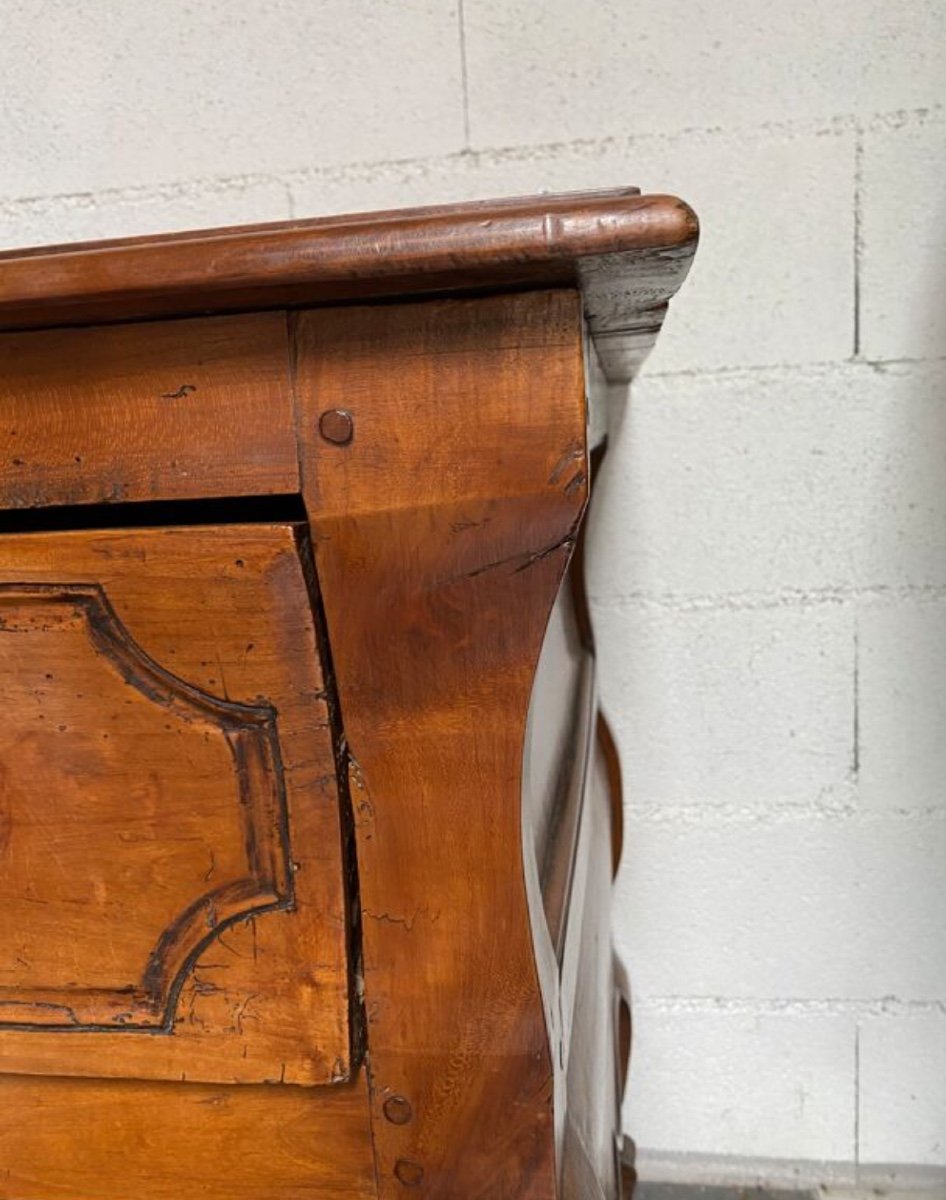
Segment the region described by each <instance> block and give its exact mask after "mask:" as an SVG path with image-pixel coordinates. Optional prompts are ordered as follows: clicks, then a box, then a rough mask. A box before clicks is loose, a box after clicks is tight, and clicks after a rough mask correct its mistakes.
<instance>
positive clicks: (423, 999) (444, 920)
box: [297, 291, 587, 1200]
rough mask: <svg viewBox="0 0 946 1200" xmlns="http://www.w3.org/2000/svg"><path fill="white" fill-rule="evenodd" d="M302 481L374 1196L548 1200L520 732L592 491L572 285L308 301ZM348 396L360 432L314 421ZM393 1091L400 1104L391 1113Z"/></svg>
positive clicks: (550, 1182)
mask: <svg viewBox="0 0 946 1200" xmlns="http://www.w3.org/2000/svg"><path fill="white" fill-rule="evenodd" d="M297 360H298V361H297V388H298V394H299V401H300V436H301V439H302V445H303V454H304V458H303V485H304V489H305V496H306V501H307V504H308V505H309V507H310V511H311V514H312V528H313V537H314V539H315V543H316V561H317V566H318V570H319V575H320V579H321V584H322V589H323V594H324V599H325V606H326V615H327V620H328V628H329V634H330V637H331V642H332V652H333V657H334V662H335V668H336V672H337V680H338V687H339V694H340V701H341V708H342V715H343V718H344V722H345V729H346V734H347V737H348V744H349V750H350V755H351V784H352V795H353V802H354V807H355V818H356V838H357V846H358V859H359V870H360V880H361V901H362V911H363V919H364V974H365V1003H366V1013H367V1022H368V1039H369V1045H370V1056H371V1092H372V1110H373V1119H374V1136H375V1154H376V1161H377V1167H378V1177H379V1184H380V1195H381V1196H382V1197H395V1196H400V1195H401V1194H402V1191H403V1184H402V1182H400V1180H401V1179H402V1177H403V1176H404V1175H405V1174H406V1175H407V1176H408V1177H409V1178H413V1179H414V1180H416V1181H418V1182H417V1186H418V1187H419V1188H420V1189H421V1191H420V1194H422V1195H424V1196H426V1197H431V1198H446V1197H450V1198H455V1197H459V1196H463V1197H464V1198H465V1200H477V1198H480V1197H482V1198H486V1197H489V1198H490V1200H504V1198H509V1200H512V1198H513V1197H515V1198H516V1200H539V1198H542V1200H551V1198H552V1197H554V1196H555V1195H556V1174H557V1168H556V1146H555V1131H554V1113H553V1071H552V1063H551V1058H550V1048H549V1042H548V1038H547V1033H546V1027H545V1015H544V1007H543V996H542V994H541V991H540V985H539V979H538V975H537V968H536V961H535V954H534V947H533V944H532V937H531V917H530V912H529V905H528V898H527V893H526V886H525V879H524V873H523V858H522V838H523V832H522V746H523V740H524V736H525V725H526V719H527V712H528V708H529V699H530V693H531V688H532V682H533V677H534V673H535V667H536V662H537V660H538V657H539V651H540V647H541V644H542V638H543V635H544V631H545V626H546V622H547V620H548V614H549V611H550V609H551V607H552V603H553V601H554V598H555V595H556V592H557V590H558V586H559V584H560V581H561V578H562V575H563V572H564V569H565V566H566V564H567V562H568V558H569V555H570V553H571V549H572V546H573V542H574V534H575V530H576V527H577V524H578V521H579V520H580V517H581V514H582V511H583V508H584V504H585V499H586V493H587V468H586V462H585V455H584V436H585V435H584V431H585V404H584V394H583V376H582V362H581V322H580V311H579V304H578V297H577V295H576V294H575V293H574V292H569V291H559V292H548V293H542V292H540V293H532V294H528V295H522V296H511V297H499V298H491V299H488V300H481V301H452V302H449V301H448V302H433V303H428V304H420V305H415V306H396V307H387V308H373V309H370V308H366V309H357V310H356V309H352V310H348V311H331V312H324V313H307V314H303V315H302V316H301V317H300V318H299V323H298V328H297ZM329 407H344V408H345V409H347V410H348V411H349V412H350V413H351V414H352V419H353V426H354V437H353V439H352V440H351V442H350V443H349V444H347V445H346V446H336V445H331V444H329V443H327V442H325V441H324V440H322V439H321V438H320V437H319V435H318V431H317V430H318V417H319V413H320V412H321V411H323V410H324V409H325V408H329ZM393 1096H397V1097H401V1098H403V1099H404V1100H406V1101H407V1103H408V1105H409V1106H410V1109H411V1113H412V1117H411V1119H410V1120H409V1121H407V1122H405V1123H401V1124H395V1123H393V1122H392V1121H390V1120H388V1119H387V1118H386V1116H385V1110H384V1105H385V1101H386V1100H388V1099H390V1098H391V1097H393Z"/></svg>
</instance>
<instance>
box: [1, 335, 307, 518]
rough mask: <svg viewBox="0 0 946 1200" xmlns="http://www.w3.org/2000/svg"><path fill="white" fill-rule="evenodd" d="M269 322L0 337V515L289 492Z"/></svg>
mask: <svg viewBox="0 0 946 1200" xmlns="http://www.w3.org/2000/svg"><path fill="white" fill-rule="evenodd" d="M298 479H299V476H298V466H297V462H296V448H295V442H294V439H293V434H292V408H291V393H290V384H289V359H288V350H287V343H286V329H285V319H284V318H283V317H282V316H280V314H278V313H264V314H257V315H252V316H245V317H243V316H241V317H226V318H211V319H207V320H193V321H162V322H154V323H151V324H142V325H127V326H116V327H114V328H111V327H106V328H99V329H82V330H79V329H77V330H57V331H54V332H42V333H20V334H5V335H3V336H0V507H3V508H14V509H15V508H32V507H38V506H48V505H65V504H89V503H96V502H106V501H107V502H111V503H119V502H122V501H129V500H174V499H181V498H188V497H209V496H234V495H240V494H244V495H260V494H267V493H281V492H285V493H288V492H294V491H297V490H298Z"/></svg>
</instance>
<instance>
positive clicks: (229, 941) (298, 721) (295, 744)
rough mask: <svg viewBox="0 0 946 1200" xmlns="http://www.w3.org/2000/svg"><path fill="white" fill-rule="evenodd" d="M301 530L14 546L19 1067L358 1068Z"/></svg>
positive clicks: (10, 734)
mask: <svg viewBox="0 0 946 1200" xmlns="http://www.w3.org/2000/svg"><path fill="white" fill-rule="evenodd" d="M305 536H306V535H305V531H300V530H298V529H296V528H293V527H292V526H289V525H287V526H265V525H264V526H239V525H234V526H220V527H217V528H209V529H207V528H204V529H202V528H181V529H155V530H141V529H135V530H118V531H106V530H101V531H83V532H70V533H61V534H59V533H44V534H24V535H18V536H6V537H3V538H0V682H2V689H3V693H2V694H3V701H4V720H3V723H2V726H0V911H2V913H3V921H2V923H0V1073H2V1072H17V1073H24V1074H48V1075H87V1076H97V1077H105V1076H117V1077H121V1078H128V1077H132V1078H134V1077H137V1078H144V1079H149V1078H151V1079H162V1078H163V1079H178V1080H180V1079H185V1078H186V1079H195V1080H207V1081H213V1082H222V1083H227V1082H234V1081H241V1082H264V1081H267V1082H270V1083H274V1084H280V1083H305V1084H316V1083H329V1082H331V1081H332V1080H335V1079H340V1078H343V1077H344V1076H345V1075H346V1074H347V1073H348V1071H349V1069H350V1059H351V1054H350V1029H349V970H348V967H349V964H348V954H347V928H346V926H347V921H346V913H345V895H344V891H345V878H344V868H343V863H342V855H341V833H340V827H339V819H340V818H339V804H338V796H337V792H336V789H335V779H334V771H335V763H334V751H333V746H332V735H331V730H330V728H329V714H328V709H327V705H326V693H325V690H324V684H323V678H322V670H321V665H320V658H319V652H318V648H317V642H316V630H315V627H314V624H313V615H312V611H311V606H310V596H309V592H308V585H307V581H306V578H305V572H304V569H303V567H304V564H303V562H302V561H301V559H300V553H299V545H298V539H299V537H303V538H304V537H305Z"/></svg>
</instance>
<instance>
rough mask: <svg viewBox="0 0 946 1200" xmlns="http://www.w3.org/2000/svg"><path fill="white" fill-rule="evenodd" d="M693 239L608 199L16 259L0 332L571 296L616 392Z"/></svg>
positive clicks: (164, 240) (284, 227) (224, 233)
mask: <svg viewBox="0 0 946 1200" xmlns="http://www.w3.org/2000/svg"><path fill="white" fill-rule="evenodd" d="M697 237H698V223H697V219H696V216H695V214H694V213H693V211H692V209H690V208H688V207H687V205H685V204H684V203H683V202H682V201H680V200H678V199H676V198H675V197H673V196H662V195H656V196H641V195H640V194H639V192H638V190H637V189H636V188H614V189H609V190H606V191H600V192H584V193H582V192H578V193H572V194H567V195H561V196H527V197H518V198H513V199H506V200H488V201H477V202H474V203H470V204H454V205H441V206H435V207H430V208H418V209H404V210H401V211H398V212H382V213H366V214H365V213H363V214H358V215H355V216H343V217H327V218H321V219H318V220H312V221H291V222H283V223H280V224H271V225H255V226H244V227H242V228H236V229H216V230H205V231H201V232H195V233H184V234H171V235H168V236H165V237H157V238H154V237H151V238H131V239H122V240H118V241H111V242H102V243H90V244H86V245H79V246H55V247H49V248H46V249H42V248H39V249H35V250H27V251H24V250H14V251H10V252H8V253H7V254H4V255H0V328H6V329H17V328H37V327H42V326H51V325H63V324H75V323H80V324H87V323H89V322H90V321H115V320H128V319H130V318H141V317H155V316H166V315H169V314H173V315H181V314H183V313H198V312H226V311H233V310H235V309H249V308H275V307H280V306H285V305H288V306H304V305H313V304H326V303H339V302H341V301H352V300H366V299H380V298H391V297H399V298H404V297H406V296H410V295H418V294H423V293H437V292H444V291H450V292H455V291H465V292H468V291H474V290H479V291H497V290H500V289H509V288H542V287H550V286H573V287H575V286H577V287H579V288H580V289H581V291H582V294H583V297H584V307H585V311H586V315H587V319H588V322H589V326H590V328H591V332H592V334H593V336H594V337H595V338H596V339H597V340H598V342H599V349H600V353H601V359H602V362H603V363H604V365H605V369H606V370H607V371H608V372H609V374H610V375H611V376H612V378H627V377H628V375H629V373H630V372H632V371H634V370H636V368H637V367H638V366H639V364H640V362H641V361H642V359H643V356H644V355H645V354H646V352H647V350H648V349H649V347H650V345H651V344H652V343H653V340H654V338H655V337H656V333H657V331H658V330H659V328H660V324H661V321H662V320H663V315H664V311H665V308H666V303H667V300H668V299H669V297H670V296H672V295H673V293H674V292H675V291H676V290H677V288H678V287H679V286H680V284H681V283H682V282H683V279H684V277H685V275H686V273H687V270H688V268H689V265H690V261H691V259H692V257H693V253H694V251H695V248H696V241H697Z"/></svg>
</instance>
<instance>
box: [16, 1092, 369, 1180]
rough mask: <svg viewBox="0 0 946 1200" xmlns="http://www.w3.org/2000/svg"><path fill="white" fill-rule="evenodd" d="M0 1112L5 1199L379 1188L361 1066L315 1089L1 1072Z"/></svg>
mask: <svg viewBox="0 0 946 1200" xmlns="http://www.w3.org/2000/svg"><path fill="white" fill-rule="evenodd" d="M0 1112H2V1113H3V1120H2V1121H0V1197H2V1200H133V1198H135V1197H143V1198H144V1197H146V1198H147V1200H313V1198H314V1197H318V1200H369V1198H370V1200H375V1198H376V1195H377V1193H376V1191H375V1184H374V1170H373V1166H372V1161H371V1154H370V1150H369V1147H370V1141H371V1129H370V1126H369V1123H368V1097H367V1087H366V1084H365V1078H364V1074H363V1072H359V1073H358V1075H357V1077H356V1078H355V1079H354V1080H353V1081H352V1083H350V1084H342V1085H338V1086H336V1087H332V1088H320V1089H318V1090H312V1089H309V1088H296V1087H282V1088H273V1087H236V1088H234V1087H229V1088H228V1087H210V1086H207V1085H206V1084H193V1083H177V1084H175V1083H161V1084H156V1083H151V1084H148V1083H123V1082H120V1081H110V1082H107V1083H100V1082H97V1081H95V1080H85V1079H30V1078H28V1077H26V1076H19V1077H17V1076H13V1075H8V1076H2V1075H0ZM14 1114H15V1119H13V1116H14Z"/></svg>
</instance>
